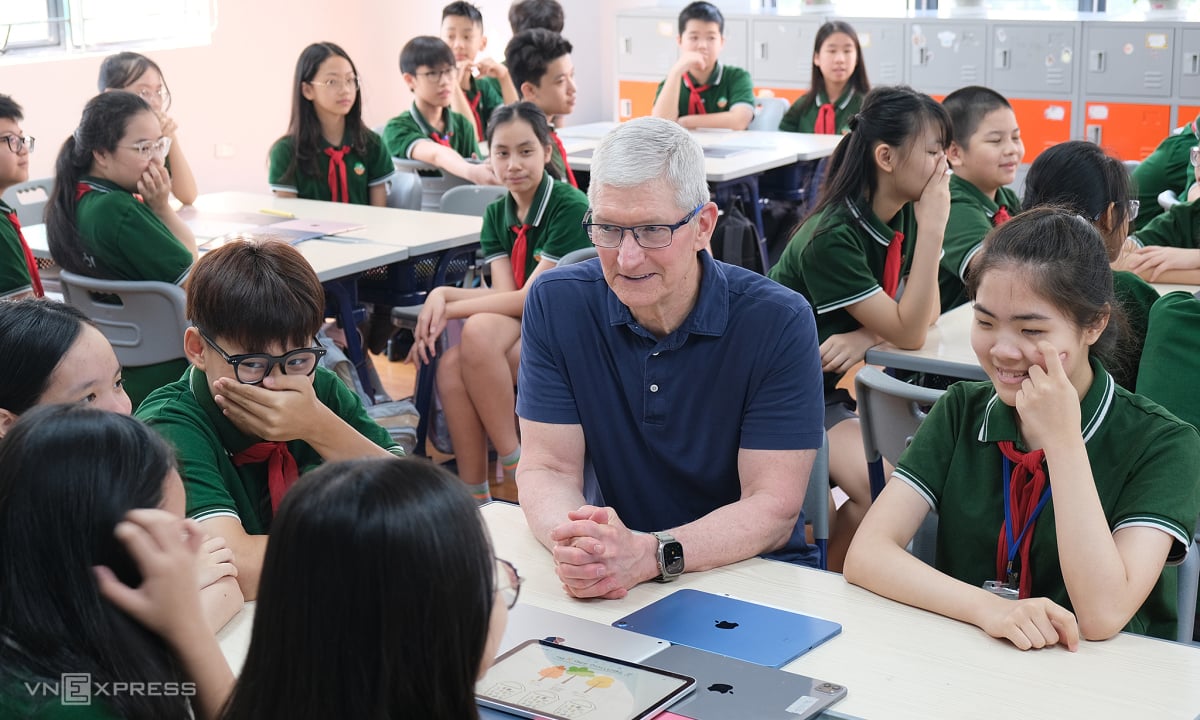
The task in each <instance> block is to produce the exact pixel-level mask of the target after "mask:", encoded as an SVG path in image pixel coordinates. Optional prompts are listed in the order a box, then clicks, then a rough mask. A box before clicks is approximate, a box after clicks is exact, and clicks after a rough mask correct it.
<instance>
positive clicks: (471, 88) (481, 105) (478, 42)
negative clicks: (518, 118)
mask: <svg viewBox="0 0 1200 720" xmlns="http://www.w3.org/2000/svg"><path fill="white" fill-rule="evenodd" d="M442 40H445V41H446V44H447V45H449V46H450V49H451V50H452V51H454V63H455V65H456V66H457V67H458V85H456V86H455V88H456V89H455V92H454V95H453V97H452V98H451V100H450V109H451V110H453V111H454V112H456V113H458V114H459V115H462V116H464V117H466V118H468V119H470V120H471V122H472V123H474V125H475V137H476V139H478V140H483V137H484V133H485V132H486V131H487V123H488V118H489V117H491V115H492V111H493V110H495V109H496V108H498V107H500V106H501V105H506V104H508V103H514V102H516V101H517V88H516V87H515V86H514V85H513V81H512V76H510V75H509V73H508V68H507V67H506V66H505V65H503V64H501V63H498V62H496V61H495V60H493V59H492V58H490V57H486V56H483V57H481V56H480V55H479V54H480V53H481V52H483V51H484V49H485V48H487V35H485V34H484V33H483V15H482V14H481V13H480V12H479V8H477V7H475V6H474V5H472V4H471V3H469V2H465V1H464V0H456V1H455V2H452V3H450V4H449V5H447V6H446V7H444V8H442ZM476 74H478V77H476Z"/></svg>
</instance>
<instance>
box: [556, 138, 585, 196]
mask: <svg viewBox="0 0 1200 720" xmlns="http://www.w3.org/2000/svg"><path fill="white" fill-rule="evenodd" d="M550 137H552V138H554V147H556V148H558V156H559V157H561V158H562V161H563V167H564V168H566V169H567V182H569V183H571V187H573V188H578V187H579V183H577V182H575V173H573V172H571V163H569V162H567V149H566V148H564V147H563V144H562V140H559V139H558V133H556V132H554V131H553V130H551V131H550Z"/></svg>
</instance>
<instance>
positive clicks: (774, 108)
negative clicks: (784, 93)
mask: <svg viewBox="0 0 1200 720" xmlns="http://www.w3.org/2000/svg"><path fill="white" fill-rule="evenodd" d="M789 107H791V103H789V102H788V101H787V98H781V97H768V98H759V100H758V102H756V103H755V108H754V119H753V120H751V121H750V125H749V126H748V127H747V128H746V129H747V130H771V131H774V130H778V129H779V121H780V120H782V119H783V114H784V113H786V112H787V109H788V108H789Z"/></svg>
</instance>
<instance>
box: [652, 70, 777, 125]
mask: <svg viewBox="0 0 1200 720" xmlns="http://www.w3.org/2000/svg"><path fill="white" fill-rule="evenodd" d="M688 76H689V77H691V79H692V83H693V84H694V85H695V86H696V87H701V86H702V85H703V84H704V83H701V82H700V81H698V80H696V78H695V77H692V76H691V73H688ZM665 82H666V80H663V81H662V82H660V83H659V84H658V89H657V90H655V91H654V99H655V100H657V99H658V96H659V94H660V93H662V88H663V83H665ZM691 94H692V93H691V91H690V90H688V86H687V83H685V82H684V81H683V79H680V80H679V116H680V117H683V116H684V115H690V114H691V113H689V112H688V98H690V97H691ZM700 97H701V98H702V99H703V100H704V109H705V111H706V112H710V113H718V112H725V111H727V110H731V109H733V107H734V106H735V105H749V106H750V109H751V110H754V81H753V80H751V79H750V73H748V72H746V71H745V70H743V69H742V68H740V67H734V66H733V65H726V64H724V63H720V62H719V63H717V66H716V67H715V68H713V71H712V75H710V76H709V78H708V89H707V90H704V91H702V92H701V93H700Z"/></svg>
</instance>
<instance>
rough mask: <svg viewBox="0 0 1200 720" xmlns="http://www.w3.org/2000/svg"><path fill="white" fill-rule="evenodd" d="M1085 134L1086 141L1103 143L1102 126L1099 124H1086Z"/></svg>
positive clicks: (1097, 143)
mask: <svg viewBox="0 0 1200 720" xmlns="http://www.w3.org/2000/svg"><path fill="white" fill-rule="evenodd" d="M1085 134H1086V137H1087V139H1088V142H1091V143H1094V144H1096V145H1101V144H1103V143H1102V141H1103V140H1104V128H1103V127H1101V126H1100V125H1088V126H1087V129H1086V130H1085Z"/></svg>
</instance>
